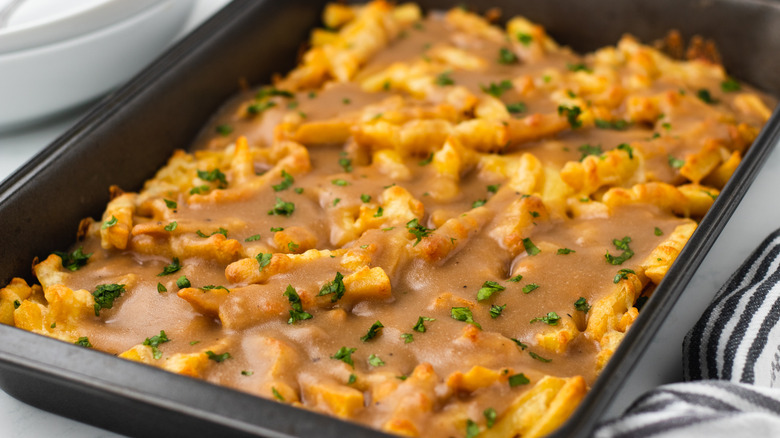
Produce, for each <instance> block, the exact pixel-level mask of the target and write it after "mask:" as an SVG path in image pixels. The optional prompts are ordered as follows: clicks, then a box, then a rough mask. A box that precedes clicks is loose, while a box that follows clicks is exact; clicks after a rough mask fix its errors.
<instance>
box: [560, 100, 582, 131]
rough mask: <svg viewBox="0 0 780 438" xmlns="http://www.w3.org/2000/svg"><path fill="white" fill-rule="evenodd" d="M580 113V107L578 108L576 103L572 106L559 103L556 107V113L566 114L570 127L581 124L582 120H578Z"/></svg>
mask: <svg viewBox="0 0 780 438" xmlns="http://www.w3.org/2000/svg"><path fill="white" fill-rule="evenodd" d="M581 114H582V109H580V107H578V106H576V105H575V106H572V107H568V106H566V105H561V106H559V107H558V115H559V116H563V115H565V116H566V120H568V121H569V125H570V126H571V129H577V128H579V127H580V126H582V121H581V120H580V115H581Z"/></svg>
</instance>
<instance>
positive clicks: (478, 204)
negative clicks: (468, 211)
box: [471, 199, 487, 208]
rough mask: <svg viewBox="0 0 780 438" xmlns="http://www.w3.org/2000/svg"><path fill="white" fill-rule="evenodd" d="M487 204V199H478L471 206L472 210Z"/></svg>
mask: <svg viewBox="0 0 780 438" xmlns="http://www.w3.org/2000/svg"><path fill="white" fill-rule="evenodd" d="M485 203H487V199H477V200H476V201H474V202H473V203H472V204H471V208H477V207H482V206H483V205H485Z"/></svg>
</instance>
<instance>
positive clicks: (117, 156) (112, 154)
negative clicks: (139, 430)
mask: <svg viewBox="0 0 780 438" xmlns="http://www.w3.org/2000/svg"><path fill="white" fill-rule="evenodd" d="M523 12H524V13H526V15H529V16H530V15H531V14H529V13H527V12H525V11H523ZM315 14H316V13H315ZM531 18H534V17H533V16H531ZM210 24H211V23H210ZM234 28H235V26H234V25H231V26H230V29H234ZM245 38H246V36H245ZM228 51H229V50H228ZM288 53H289V51H288ZM174 59H175V58H174ZM185 59H186V58H185ZM169 60H170V59H169ZM275 68H279V69H282V68H281V67H279V66H278V65H276V66H275ZM205 70H208V68H206V69H205ZM172 71H175V70H172ZM201 71H203V70H201ZM147 73H148V72H147ZM163 76H166V75H163ZM168 76H170V75H168ZM173 76H176V75H175V73H174V74H173ZM131 85H132V84H131ZM151 88H155V87H154V86H152V87H151ZM175 88H176V87H174V89H175ZM125 91H126V90H125ZM169 91H170V90H169ZM174 94H175V93H174ZM141 96H143V94H142V95H141ZM120 97H121V96H120ZM127 97H129V99H126V100H127V101H129V102H130V103H131V104H132V103H138V100H139V99H140V100H141V101H143V97H140V98H139V97H138V96H127ZM121 101H122V99H119V102H121ZM116 102H117V101H116V100H115V101H114V103H116ZM109 103H110V102H109ZM166 103H167V102H166ZM122 111H124V110H122ZM131 113H132V111H131ZM93 114H94V113H93ZM176 116H177V115H174V117H173V119H176ZM158 117H159V113H158ZM118 119H119V120H118V122H119V123H118V125H119V127H114V129H115V130H114V131H113V132H109V133H107V134H106V135H107V136H109V137H110V136H111V135H112V134H113V135H114V136H116V135H117V134H120V135H121V134H124V129H126V128H127V126H128V125H132V120H122V118H121V117H120V118H118ZM111 120H113V121H115V122H116V121H117V118H116V117H111V116H108V117H106V118H105V119H104V121H105V122H104V123H105V124H110V123H108V122H109V121H111ZM174 121H175V120H174ZM122 122H125V123H124V124H123V123H122ZM105 124H104V125H100V126H97V127H96V129H97V130H98V131H99V130H100V129H101V128H102V127H104V126H105ZM148 125H151V127H152V128H157V127H159V126H155V125H156V123H154V122H151V123H148ZM157 125H159V124H157ZM136 128H137V129H146V128H145V127H139V126H136ZM159 128H162V129H164V126H163V127H159ZM129 135H130V136H131V137H133V136H135V140H136V141H137V138H138V136H137V135H134V134H129ZM86 137H87V138H89V137H90V135H89V134H86ZM93 138H94V137H93ZM112 138H113V137H112ZM142 140H143V139H142ZM131 141H133V139H131ZM759 143H760V141H759ZM131 144H132V143H131ZM185 144H186V143H185ZM122 146H123V145H122V144H121V143H120V145H118V146H116V148H117V149H116V150H114V149H112V150H111V151H108V150H104V149H102V148H101V149H98V150H97V151H96V150H95V149H92V150H89V149H88V150H84V151H83V152H84V153H88V152H98V153H103V154H104V155H106V156H107V158H108V159H109V160H112V161H109V162H107V163H105V165H106V167H108V168H109V170H110V167H111V166H112V164H113V163H117V162H120V161H123V160H124V161H125V162H129V161H132V159H133V158H135V155H134V154H133V153H132V152H130V151H122ZM757 146H758V145H757ZM759 150H761V149H759ZM68 152H70V151H68ZM167 153H168V151H167V150H166V151H165V154H166V155H167ZM751 153H752V152H751ZM753 155H755V154H753ZM747 160H748V159H747V158H746V161H747ZM42 162H43V164H44V165H47V166H50V167H55V164H56V163H55V164H51V163H47V162H46V160H45V159H43V160H42ZM85 167H86V168H89V167H91V166H89V165H87V166H82V167H81V168H82V169H84V168H85ZM150 167H151V166H150ZM744 167H745V166H743V169H744ZM144 168H146V167H144ZM87 170H91V169H87ZM124 170H127V169H124ZM131 170H132V171H133V172H137V173H140V170H139V169H131ZM116 171H120V169H116ZM47 175H49V176H51V173H48V174H47ZM117 176H119V175H117ZM85 177H88V175H85ZM128 178H132V175H131V176H128ZM92 179H94V178H91V179H90V183H89V184H88V185H89V186H90V187H91V186H95V190H96V191H97V190H101V189H100V187H105V184H104V183H103V182H101V181H97V182H95V183H94V184H93V183H92ZM745 181H746V180H745ZM111 182H117V181H116V178H114V179H111ZM119 184H120V185H122V186H124V187H135V186H137V185H138V181H136V182H134V183H129V184H128V183H122V182H119ZM79 185H83V183H79ZM732 186H733V184H732ZM732 186H730V187H732ZM727 193H729V192H728V191H727ZM76 196H78V195H76ZM98 196H99V195H98ZM724 197H726V198H727V197H728V196H727V195H726V196H724ZM724 197H722V198H724ZM28 199H31V198H28ZM36 199H40V197H38V198H36ZM101 202H103V201H101ZM719 205H720V204H719ZM733 205H734V204H732V206H733ZM47 208H48V207H47ZM5 211H8V210H5ZM14 213H16V212H15V211H14ZM77 214H78V215H79V216H84V215H87V214H91V215H94V213H92V212H90V211H88V210H86V208H85V211H81V210H80V211H79V212H78V213H77ZM10 216H11V215H10V214H9V217H10ZM711 216H712V215H711ZM711 216H710V217H711ZM17 219H18V218H17ZM715 228H716V227H715ZM47 234H48V233H47ZM710 242H711V240H710ZM48 244H50V242H49V243H48ZM706 245H707V244H706V242H705V243H704V244H701V245H700V246H699V252H701V249H702V246H706ZM693 246H694V247H695V245H693ZM44 249H47V250H50V249H51V247H50V246H48V247H46V248H44ZM689 249H690V248H689ZM41 252H42V251H41ZM689 252H690V251H689ZM20 259H24V256H21V257H20ZM678 266H679V265H678ZM12 272H13V271H12ZM17 272H18V271H17ZM670 275H671V273H670ZM688 275H690V273H689V274H688ZM685 280H686V278H685V276H682V282H683V283H684V281H685ZM667 283H669V282H668V281H667ZM671 290H672V291H673V290H674V289H671ZM677 292H679V290H678V291H677ZM669 295H672V296H674V294H673V293H672V292H670V291H667V292H665V293H664V295H662V296H664V297H665V296H669ZM658 301H659V299H653V300H652V301H651V304H652V303H655V302H658ZM648 320H649V321H655V320H654V319H650V318H648V317H645V318H644V319H642V321H645V322H647V321H648ZM633 332H634V331H632V333H633ZM642 333H644V332H642ZM621 351H625V348H624V349H623V350H621ZM59 365H60V364H58V366H59ZM610 369H612V370H614V369H615V367H611V368H610ZM606 372H607V371H605V373H606ZM142 374H143V373H142ZM116 379H117V378H116V377H113V380H114V381H116ZM605 380H606V377H603V378H602V379H601V380H600V382H599V383H602V382H604V381H605ZM610 382H611V383H614V381H612V380H610ZM107 386H108V387H111V386H114V385H112V384H108V385H107ZM119 386H120V388H121V387H122V385H119ZM597 386H598V384H597ZM109 392H110V391H109ZM143 395H144V394H143V393H142V394H137V395H136V396H135V397H134V399H136V400H139V399H141V398H143V397H142V396H143ZM216 395H218V394H216V393H209V394H206V393H204V394H203V398H206V399H210V398H212V396H216ZM603 399H604V397H603V396H602V400H603ZM597 400H598V398H597ZM146 401H147V402H150V403H154V402H155V401H154V400H151V399H148V398H147V399H146ZM157 402H159V403H164V400H157ZM205 403H207V405H208V401H206V402H205ZM586 403H587V402H586ZM588 406H589V407H591V405H588ZM192 408H195V406H192ZM122 411H127V409H122ZM82 412H83V411H82ZM258 412H260V411H258ZM262 412H269V411H266V410H263V411H262ZM581 417H582V416H581ZM589 417H593V415H591V416H589ZM596 418H597V416H596ZM586 419H587V420H589V421H593V418H586ZM201 420H203V418H201ZM580 420H582V418H580ZM188 421H192V422H194V421H195V420H194V419H190V420H188ZM293 421H295V423H296V425H298V424H299V423H301V422H300V421H298V420H293ZM570 424H571V423H570ZM158 426H159V425H158ZM134 427H138V425H134ZM578 429H580V430H582V428H581V427H580V428H578ZM198 430H202V429H198ZM318 430H319V429H318ZM296 432H298V431H296ZM304 434H305V433H304ZM318 435H321V433H318Z"/></svg>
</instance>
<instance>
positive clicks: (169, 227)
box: [163, 221, 179, 231]
mask: <svg viewBox="0 0 780 438" xmlns="http://www.w3.org/2000/svg"><path fill="white" fill-rule="evenodd" d="M178 226H179V223H178V222H176V221H173V222H171V223H169V224H168V225H166V226H164V227H163V229H164V230H165V231H173V230H175V229H176V227H178Z"/></svg>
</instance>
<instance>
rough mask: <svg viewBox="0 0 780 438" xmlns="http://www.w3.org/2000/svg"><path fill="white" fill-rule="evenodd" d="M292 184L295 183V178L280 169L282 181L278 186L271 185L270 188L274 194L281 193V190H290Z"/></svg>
mask: <svg viewBox="0 0 780 438" xmlns="http://www.w3.org/2000/svg"><path fill="white" fill-rule="evenodd" d="M293 183H295V178H293V176H292V175H290V174H289V173H287V171H285V170H284V169H282V181H281V182H280V183H279V184H274V185H272V186H271V188H273V189H274V191H275V192H281V191H282V190H286V189H288V188H290V186H291V185H293Z"/></svg>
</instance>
